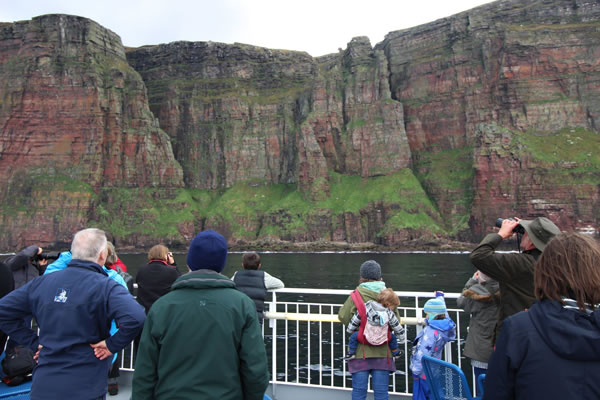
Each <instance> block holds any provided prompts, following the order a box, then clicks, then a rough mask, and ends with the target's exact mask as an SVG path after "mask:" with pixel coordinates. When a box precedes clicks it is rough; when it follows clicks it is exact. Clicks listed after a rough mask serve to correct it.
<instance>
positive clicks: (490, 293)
mask: <svg viewBox="0 0 600 400" xmlns="http://www.w3.org/2000/svg"><path fill="white" fill-rule="evenodd" d="M499 289H500V284H499V283H498V282H497V281H487V282H482V283H476V284H475V285H472V286H471V287H469V288H468V289H465V290H463V296H465V297H470V298H472V299H473V300H477V301H493V300H494V296H499V295H500V293H499Z"/></svg>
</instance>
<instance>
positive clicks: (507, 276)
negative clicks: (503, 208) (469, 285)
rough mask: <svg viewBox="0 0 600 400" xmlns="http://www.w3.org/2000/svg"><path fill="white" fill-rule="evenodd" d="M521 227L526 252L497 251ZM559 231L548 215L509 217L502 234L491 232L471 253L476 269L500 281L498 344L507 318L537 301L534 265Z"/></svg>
mask: <svg viewBox="0 0 600 400" xmlns="http://www.w3.org/2000/svg"><path fill="white" fill-rule="evenodd" d="M517 226H520V227H523V228H524V234H523V237H522V238H521V243H520V246H521V249H522V250H523V252H522V253H496V247H498V245H500V243H501V242H502V240H504V239H508V238H510V237H511V236H513V234H514V233H515V228H517ZM559 233H560V230H559V229H558V227H557V226H556V225H554V224H553V223H552V221H550V220H549V219H548V218H545V217H539V218H536V219H534V220H533V221H526V220H522V219H519V218H514V219H505V220H504V221H502V226H501V227H500V230H499V231H498V233H490V234H488V235H487V236H486V237H485V238H483V240H482V241H481V243H479V246H477V247H476V248H475V250H473V252H471V257H470V258H471V263H473V265H474V266H475V268H476V269H478V270H480V271H481V272H483V273H484V274H486V275H487V276H489V277H491V278H492V279H495V280H497V281H498V282H499V283H500V311H499V315H498V321H497V322H496V329H495V336H494V340H493V343H494V344H495V343H496V339H497V338H498V335H499V334H500V330H501V329H502V324H503V322H504V320H505V319H506V318H508V317H510V316H511V315H513V314H516V313H518V312H519V311H523V310H525V309H527V308H529V307H530V306H531V305H532V304H533V303H534V302H535V295H534V292H533V271H534V265H535V263H536V261H537V259H538V257H539V256H540V254H542V251H543V250H544V248H545V247H546V245H547V244H548V242H549V241H550V240H551V239H552V238H553V237H554V236H555V235H558V234H559Z"/></svg>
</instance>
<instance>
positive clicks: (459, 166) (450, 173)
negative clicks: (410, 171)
mask: <svg viewBox="0 0 600 400" xmlns="http://www.w3.org/2000/svg"><path fill="white" fill-rule="evenodd" d="M472 156H473V149H472V148H471V147H464V148H461V149H449V150H443V151H440V152H436V153H419V157H418V159H417V161H415V163H414V165H415V171H417V176H418V178H419V181H421V182H422V183H423V186H424V187H425V188H426V189H427V191H428V192H430V193H432V197H433V198H435V199H436V200H437V202H438V204H437V207H438V209H439V211H440V213H442V214H443V215H444V217H445V218H446V220H447V221H446V226H447V227H448V228H449V231H450V232H449V233H451V234H454V233H457V232H460V231H461V230H465V229H468V224H467V223H468V220H469V214H470V211H471V204H472V202H473V190H472V185H473V178H474V175H475V170H474V168H473V161H472ZM449 207H451V209H448V208H449Z"/></svg>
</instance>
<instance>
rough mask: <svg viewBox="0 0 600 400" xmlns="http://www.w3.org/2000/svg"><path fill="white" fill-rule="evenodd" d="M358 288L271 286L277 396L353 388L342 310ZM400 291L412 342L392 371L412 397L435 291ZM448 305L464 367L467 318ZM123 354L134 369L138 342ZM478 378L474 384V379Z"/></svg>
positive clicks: (455, 352)
mask: <svg viewBox="0 0 600 400" xmlns="http://www.w3.org/2000/svg"><path fill="white" fill-rule="evenodd" d="M352 290H354V289H312V288H310V289H305V288H283V289H276V290H270V292H271V299H270V301H269V299H267V300H265V312H264V314H265V317H266V319H265V323H264V325H263V335H264V340H265V345H266V346H267V353H268V356H269V358H270V364H271V365H270V369H271V384H272V388H273V394H275V391H276V390H277V386H278V385H290V384H291V385H305V386H319V387H322V388H332V389H342V390H349V389H350V388H351V380H350V373H349V372H348V366H347V362H345V361H344V360H343V356H344V355H345V353H346V346H347V333H346V327H345V326H343V325H342V324H341V323H340V321H339V319H338V314H337V313H338V312H339V309H340V308H341V307H342V305H343V303H344V302H345V301H346V299H347V296H349V295H350V293H351V292H352ZM395 293H396V294H397V295H398V296H399V297H400V298H401V299H402V300H401V301H402V303H401V305H400V306H399V307H398V311H399V313H400V317H401V321H400V322H401V324H403V325H405V326H406V329H407V334H408V339H409V340H408V341H406V342H404V343H401V344H400V349H401V350H402V353H403V355H402V356H401V357H400V359H397V360H395V362H396V365H397V368H398V371H397V373H396V374H393V375H391V378H390V379H391V388H390V393H397V394H403V395H410V392H411V386H412V385H410V384H409V382H410V379H409V377H410V374H411V372H410V369H409V365H410V351H411V340H412V339H413V338H414V337H415V335H417V334H418V333H419V332H420V331H421V329H422V325H423V323H424V312H423V308H422V307H423V304H424V302H425V300H427V299H430V298H432V297H434V296H435V295H434V292H420V291H395ZM306 295H309V296H306ZM320 295H324V296H326V298H323V297H321V296H320ZM459 296H460V293H445V294H444V297H445V298H446V299H456V298H458V297H459ZM288 299H290V300H288ZM447 309H448V312H449V313H450V317H451V318H452V319H453V320H454V322H456V325H457V332H456V333H457V339H458V340H457V341H456V342H453V343H448V344H446V347H445V351H444V355H443V359H445V360H446V361H448V362H454V363H455V364H457V365H458V366H459V367H461V365H462V362H463V357H462V349H461V346H460V343H461V342H463V340H464V339H465V337H464V336H465V335H466V330H465V329H464V325H465V324H464V320H463V321H461V319H462V318H465V317H463V314H464V312H463V311H462V310H460V309H457V308H453V307H452V306H449V307H447ZM466 318H468V316H467V317H466ZM123 355H124V357H123V360H122V364H121V368H122V369H125V370H133V360H134V349H133V346H130V347H129V348H128V349H127V350H125V351H124V352H123ZM465 372H467V371H465ZM466 375H467V376H469V375H468V374H466ZM472 381H473V385H474V382H475V381H474V378H472Z"/></svg>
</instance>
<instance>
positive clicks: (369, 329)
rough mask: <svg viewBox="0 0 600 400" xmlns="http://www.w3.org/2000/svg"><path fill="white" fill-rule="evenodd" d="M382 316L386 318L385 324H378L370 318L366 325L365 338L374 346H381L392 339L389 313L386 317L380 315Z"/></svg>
mask: <svg viewBox="0 0 600 400" xmlns="http://www.w3.org/2000/svg"><path fill="white" fill-rule="evenodd" d="M380 318H384V321H385V323H384V324H383V325H376V324H374V323H372V322H371V321H369V320H367V324H366V325H365V332H364V335H365V340H366V341H367V342H369V343H370V344H372V345H373V346H379V345H381V344H384V343H387V342H389V340H390V338H389V336H388V333H389V331H390V324H389V323H388V322H387V315H385V317H384V316H380ZM390 335H391V334H390Z"/></svg>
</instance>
